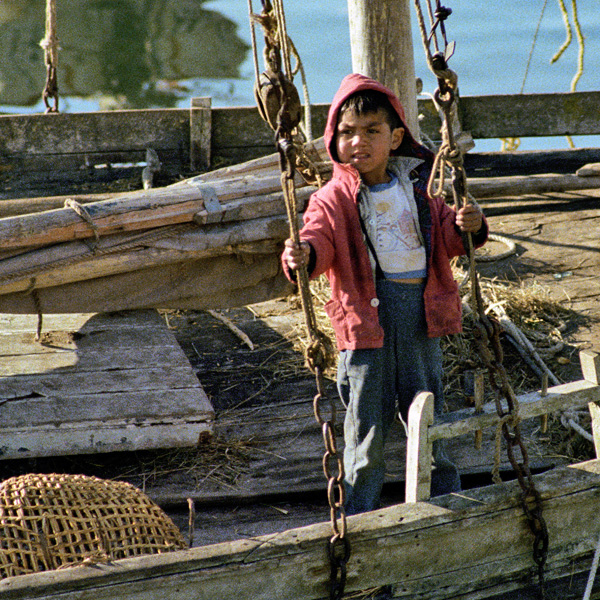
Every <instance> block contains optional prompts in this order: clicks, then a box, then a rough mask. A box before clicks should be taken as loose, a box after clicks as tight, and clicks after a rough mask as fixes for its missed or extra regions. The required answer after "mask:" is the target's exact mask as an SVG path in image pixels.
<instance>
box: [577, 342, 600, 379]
mask: <svg viewBox="0 0 600 600" xmlns="http://www.w3.org/2000/svg"><path fill="white" fill-rule="evenodd" d="M579 360H580V362H581V371H582V373H583V378H584V379H585V380H586V381H591V382H592V383H595V384H596V385H598V384H600V354H598V352H594V351H593V350H582V351H581V352H580V353H579Z"/></svg>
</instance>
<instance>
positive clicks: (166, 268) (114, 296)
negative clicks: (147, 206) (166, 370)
mask: <svg viewBox="0 0 600 600" xmlns="http://www.w3.org/2000/svg"><path fill="white" fill-rule="evenodd" d="M247 250H248V252H245V247H244V245H243V244H242V245H241V247H239V248H238V247H235V246H234V247H233V248H228V251H229V254H228V255H225V256H209V257H208V258H195V257H190V254H189V253H187V252H183V253H181V252H180V253H179V254H178V251H177V250H176V249H175V250H173V251H168V250H167V251H164V252H163V251H160V250H158V251H157V252H156V256H155V260H154V261H153V263H154V264H152V265H150V266H149V265H148V264H144V265H142V268H139V269H138V270H136V271H131V270H130V268H131V267H132V266H133V267H137V266H140V265H139V264H138V263H137V262H136V259H139V257H137V255H136V254H135V253H134V254H127V253H125V255H124V258H123V259H122V260H121V259H120V258H117V259H115V261H114V262H111V261H110V260H107V262H108V263H109V265H110V267H111V270H112V273H110V274H107V273H106V272H105V273H104V274H103V276H102V277H99V278H96V279H89V278H88V279H85V280H78V281H74V282H71V283H59V284H58V285H56V286H51V287H44V288H38V289H36V290H35V292H36V297H37V300H36V298H35V297H34V296H33V295H32V294H31V293H29V292H28V291H27V290H24V291H14V292H11V293H8V294H4V295H1V296H0V313H18V314H21V313H25V314H37V312H38V310H41V311H42V312H43V313H44V314H52V313H70V312H73V313H80V312H82V311H86V312H111V311H115V310H137V309H146V308H181V309H185V308H190V309H198V310H205V309H207V308H213V309H214V308H228V307H232V306H246V305H248V304H254V303H256V302H263V301H265V300H269V299H271V298H277V297H283V296H285V295H287V294H289V292H290V291H291V284H290V283H289V282H288V281H287V279H286V278H285V277H284V275H283V273H282V270H281V264H280V261H279V251H277V252H274V251H273V248H264V249H262V252H261V248H260V246H259V247H258V252H257V249H256V248H254V247H252V246H251V247H249V248H248V249H247ZM163 258H164V259H165V260H162V259H163ZM130 259H131V260H130ZM127 261H129V262H130V264H127ZM144 262H145V261H144ZM90 268H91V267H90ZM71 269H72V270H73V273H70V271H71ZM57 273H58V274H60V275H62V274H66V275H67V276H69V277H70V276H72V275H79V276H84V277H85V275H86V273H85V264H84V265H82V267H81V268H77V269H75V268H73V267H72V266H71V267H68V268H66V269H64V271H62V270H61V269H60V268H59V269H57ZM49 277H50V276H49ZM9 285H12V284H9ZM19 285H21V284H19Z"/></svg>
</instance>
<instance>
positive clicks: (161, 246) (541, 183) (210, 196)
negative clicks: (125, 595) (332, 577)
mask: <svg viewBox="0 0 600 600" xmlns="http://www.w3.org/2000/svg"><path fill="white" fill-rule="evenodd" d="M599 94H600V92H581V93H575V94H554V95H547V94H538V95H529V96H524V95H520V96H516V97H515V96H507V97H479V98H472V99H468V98H465V99H463V100H462V101H461V102H462V104H461V106H462V110H463V113H464V114H463V122H464V124H465V125H464V126H465V129H467V128H469V129H470V130H471V133H472V135H473V137H495V136H508V135H516V130H515V129H513V127H519V128H521V129H520V134H521V135H534V134H535V135H547V134H549V133H552V134H555V135H558V134H561V133H566V132H569V133H582V134H583V133H586V134H589V133H597V132H600V122H598V117H597V111H595V107H596V106H597V102H598V96H599ZM541 106H545V107H548V106H551V107H552V109H553V111H550V112H551V113H552V114H553V115H554V120H553V121H551V122H549V121H550V120H541V119H537V118H534V117H533V116H532V115H536V114H537V113H536V111H539V109H540V107H541ZM326 110H327V106H326V105H318V106H316V107H315V108H314V117H313V121H314V125H315V128H316V129H319V128H320V129H321V130H322V127H323V123H324V119H325V115H326ZM420 111H421V113H422V114H423V115H424V119H423V123H422V128H423V131H424V133H425V134H427V135H430V136H432V137H434V138H435V137H436V133H437V131H438V130H439V120H438V119H437V114H436V113H435V110H434V108H433V105H432V103H431V102H430V101H423V102H422V103H421V104H420ZM482 111H486V118H485V119H481V118H480V117H481V114H482ZM517 111H518V112H517ZM509 112H510V114H512V115H513V117H512V123H513V124H512V125H509V127H508V128H507V126H506V121H507V118H506V115H507V113H509ZM514 114H519V120H518V122H517V123H516V124H515V117H514ZM544 114H547V112H545V113H544ZM490 115H492V116H493V117H494V118H490ZM490 121H491V123H490ZM525 122H527V127H525V125H524V123H525ZM123 131H127V132H128V135H126V136H122V135H121V132H123ZM116 132H119V135H117V133H116ZM0 133H1V135H0V140H2V141H1V142H0V153H1V154H2V157H3V159H2V162H3V164H2V173H0V179H1V180H2V183H4V187H5V192H4V193H3V198H4V200H3V201H2V203H0V215H1V216H2V217H3V218H0V312H6V313H36V312H42V313H67V312H102V311H110V310H121V309H137V308H157V307H160V308H196V309H205V308H224V307H231V306H242V305H247V304H250V303H254V302H258V301H261V300H266V299H269V298H274V297H278V296H282V295H285V294H286V293H287V292H288V291H289V289H290V288H289V286H288V284H287V282H286V280H285V278H284V277H283V275H282V273H281V269H280V265H279V253H280V250H281V243H282V241H283V240H284V239H285V237H287V235H288V226H287V222H286V213H285V207H284V203H283V199H282V194H281V188H280V180H279V167H278V158H277V156H276V155H275V154H272V152H271V151H272V148H273V145H272V133H271V132H270V130H269V129H268V127H267V126H266V125H265V124H264V122H262V120H261V119H260V118H259V116H258V114H257V111H256V110H254V109H250V108H247V109H244V108H242V109H214V110H213V109H211V108H210V101H206V99H199V100H198V99H197V100H196V101H193V103H192V108H191V109H190V110H189V111H184V110H180V109H166V110H150V111H114V112H105V113H86V114H73V115H67V114H64V115H63V114H49V115H16V116H3V117H0ZM269 140H271V142H269ZM307 148H308V152H309V154H310V155H311V156H312V159H313V160H314V161H315V162H316V163H319V164H320V165H324V164H325V163H326V153H325V151H324V148H323V145H322V141H321V142H320V143H319V141H317V142H314V143H311V144H308V145H307ZM264 154H266V156H263V157H259V158H257V156H260V155H264ZM517 154H518V155H519V156H518V160H519V164H520V165H521V166H522V165H523V164H524V162H527V161H529V163H530V174H529V175H527V176H523V175H521V176H515V175H511V176H508V177H495V178H490V177H486V178H481V177H479V178H477V177H475V178H473V179H472V181H471V182H470V190H471V192H472V193H473V194H474V195H475V197H477V198H485V197H489V196H498V195H501V194H507V193H510V191H511V190H512V191H513V192H514V191H515V190H519V192H520V193H524V192H527V191H528V190H529V191H538V192H539V191H552V190H556V189H585V188H591V187H595V186H598V185H599V183H600V178H599V176H598V175H597V174H595V175H592V176H591V177H578V176H577V175H575V174H573V170H574V169H573V170H571V174H568V173H564V172H563V173H559V174H556V173H555V174H548V172H547V170H548V169H549V168H553V167H556V166H557V165H561V163H562V167H561V168H562V169H563V170H564V168H565V166H566V168H567V169H568V168H570V167H571V168H573V167H574V168H579V167H581V166H582V165H583V164H586V163H590V162H597V161H598V160H600V152H598V151H597V150H594V149H585V150H579V151H563V152H553V153H527V154H524V153H517ZM153 157H154V161H152V158H153ZM156 157H158V160H156ZM467 157H469V155H467ZM482 158H483V159H484V160H486V163H485V164H487V167H486V168H488V169H489V166H490V164H492V162H493V161H497V160H498V158H497V157H491V156H486V157H481V156H471V157H470V158H469V160H471V164H472V165H473V167H472V173H473V174H475V175H477V174H481V169H482V166H481V162H482ZM510 158H511V155H510V153H508V154H507V155H506V156H505V157H504V163H505V164H506V163H509V162H510ZM247 159H248V160H247ZM224 160H227V161H229V162H231V161H232V160H233V161H235V162H236V163H237V164H236V165H234V166H230V167H225V168H221V169H217V170H215V171H206V168H207V167H208V166H209V165H210V164H211V163H212V164H214V163H218V162H221V161H224ZM157 162H160V164H161V171H160V172H159V174H157V175H155V176H154V178H155V179H156V180H157V183H160V178H161V177H166V178H167V180H171V181H172V180H173V179H175V178H176V177H181V175H182V174H183V175H186V174H190V172H191V173H192V176H191V177H187V178H184V179H183V180H180V181H178V182H176V183H170V184H169V185H166V186H164V187H153V188H150V189H142V190H139V191H134V192H127V193H122V194H116V195H114V194H93V195H90V194H81V190H79V191H78V193H77V194H73V193H71V192H72V188H69V187H68V186H67V182H72V183H79V184H81V183H84V182H88V183H89V184H92V183H94V182H95V183H96V184H98V183H101V181H102V179H103V178H111V177H112V178H114V177H118V176H122V175H123V174H124V173H128V174H129V176H131V173H134V174H135V176H136V177H137V178H138V179H137V181H138V185H139V184H140V183H141V181H140V179H141V177H140V175H142V176H144V175H147V174H148V172H150V174H152V168H151V167H152V166H153V165H154V166H157V165H156V163H157ZM540 164H544V165H545V167H544V168H545V169H546V170H545V171H543V172H542V173H540V172H536V165H537V168H538V169H539V165H540ZM467 166H469V164H468V162H467ZM198 171H204V172H202V173H200V174H196V175H193V173H194V172H195V173H198ZM484 173H486V174H489V171H484ZM297 185H298V203H299V206H298V209H299V211H302V209H303V206H304V204H305V202H306V201H307V199H308V197H309V195H310V193H311V192H312V191H313V189H314V188H311V187H310V186H308V185H306V184H305V183H304V181H303V180H302V179H301V178H300V177H298V178H297ZM52 190H55V191H56V190H58V191H60V192H62V193H61V195H58V196H56V195H55V196H54V197H39V196H38V197H23V196H24V195H25V196H26V195H27V194H31V193H35V192H38V194H41V193H42V191H43V193H44V194H45V195H46V196H47V194H48V193H52Z"/></svg>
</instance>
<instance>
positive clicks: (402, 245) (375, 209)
mask: <svg viewBox="0 0 600 600" xmlns="http://www.w3.org/2000/svg"><path fill="white" fill-rule="evenodd" d="M410 187H411V188H412V186H410ZM369 192H370V196H371V198H370V206H369V208H370V211H369V212H370V221H371V223H370V225H371V227H369V229H370V230H371V232H372V234H371V235H372V236H373V237H372V238H371V241H372V243H373V246H374V247H375V252H376V253H377V259H378V260H379V265H380V266H381V269H382V271H383V274H384V275H385V277H386V279H414V278H419V277H425V276H426V273H427V258H426V253H425V247H424V246H423V244H422V243H421V239H420V236H419V232H418V230H417V227H418V226H417V223H416V221H415V216H414V213H413V210H412V207H411V203H410V201H409V198H408V197H407V192H406V189H405V186H402V185H401V184H400V182H399V181H398V178H397V177H395V176H392V181H390V182H389V183H381V184H378V185H374V186H371V187H369ZM411 192H412V189H411Z"/></svg>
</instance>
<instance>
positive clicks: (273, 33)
mask: <svg viewBox="0 0 600 600" xmlns="http://www.w3.org/2000/svg"><path fill="white" fill-rule="evenodd" d="M262 4H263V10H262V12H261V14H260V15H254V14H252V5H251V3H250V4H249V7H250V12H251V21H254V22H258V23H260V24H261V25H262V27H263V30H264V39H265V50H264V59H265V63H266V68H265V71H264V72H263V73H261V74H260V76H257V81H256V86H255V98H256V102H257V105H258V110H259V113H260V114H261V117H262V118H263V119H264V120H265V121H266V122H267V123H268V124H269V125H270V126H271V128H272V129H273V130H274V131H275V145H276V148H277V152H278V153H279V166H280V171H281V187H282V190H283V197H284V201H285V206H286V211H287V217H288V223H289V227H290V238H291V239H292V240H293V241H294V242H295V243H296V244H300V232H299V225H298V221H299V219H298V203H297V198H296V187H295V184H294V174H295V173H296V166H297V165H298V163H299V162H300V163H301V161H299V160H298V145H297V144H296V143H295V141H294V133H295V130H296V128H297V126H298V124H299V122H300V112H301V104H300V98H299V96H298V92H297V91H296V88H295V86H294V84H293V82H292V79H291V77H292V75H291V73H290V71H289V60H287V58H286V57H285V56H284V57H283V60H282V56H281V54H282V52H284V54H285V47H284V48H282V44H281V40H283V39H287V35H286V33H285V30H284V29H283V24H284V22H285V21H284V19H283V18H282V17H281V16H280V15H277V14H275V13H276V11H274V9H273V7H272V5H271V3H270V0H262ZM276 4H278V6H277V8H278V9H279V10H280V11H282V10H283V6H282V4H281V0H278V1H277V2H276ZM282 65H283V67H284V68H286V70H287V76H286V75H284V73H283V71H282ZM296 273H297V280H298V289H299V292H300V301H301V304H302V309H303V313H304V319H305V324H306V328H307V331H308V335H309V338H310V339H309V344H308V347H307V348H306V351H305V358H306V364H307V366H308V367H309V368H310V370H311V371H312V372H313V373H314V374H315V379H316V387H317V394H316V395H315V397H314V400H313V410H314V414H315V419H316V421H317V423H318V424H319V426H320V427H321V432H322V434H323V442H324V446H325V453H324V455H323V472H324V474H325V478H326V480H327V500H328V503H329V508H330V517H331V529H332V536H331V538H330V539H329V541H328V544H327V555H328V557H329V563H330V577H329V597H330V600H341V598H342V597H343V595H344V589H345V585H346V575H347V564H348V560H349V559H350V554H351V547H350V542H349V541H348V538H347V536H346V512H345V509H344V504H345V488H344V464H343V459H342V457H341V456H340V453H339V452H338V449H337V444H336V435H335V427H336V410H335V404H334V402H333V401H332V400H331V398H330V397H329V396H328V395H327V393H326V391H325V388H324V380H323V373H324V371H325V369H326V368H327V367H328V366H329V365H330V364H331V362H332V360H333V356H334V352H333V348H332V344H331V340H330V339H329V338H328V336H327V335H326V334H324V333H323V332H322V331H320V330H319V328H318V326H317V319H316V315H315V310H314V306H313V303H312V297H311V292H310V287H309V276H308V271H307V269H306V266H303V267H301V268H300V269H298V271H297V272H296ZM325 404H328V406H329V414H328V417H327V418H325V417H324V413H323V411H324V405H325Z"/></svg>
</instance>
